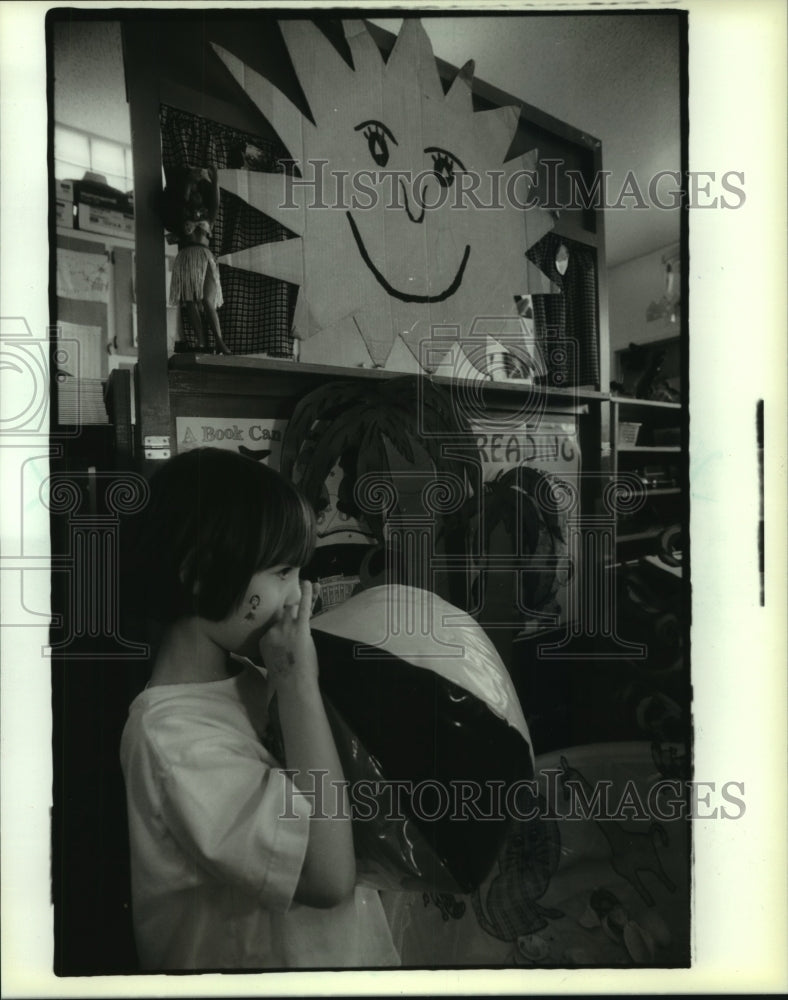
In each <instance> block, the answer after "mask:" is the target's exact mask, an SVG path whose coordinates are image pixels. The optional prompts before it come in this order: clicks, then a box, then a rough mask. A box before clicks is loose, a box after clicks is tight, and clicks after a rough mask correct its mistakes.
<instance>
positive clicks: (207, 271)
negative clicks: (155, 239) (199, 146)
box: [163, 166, 232, 354]
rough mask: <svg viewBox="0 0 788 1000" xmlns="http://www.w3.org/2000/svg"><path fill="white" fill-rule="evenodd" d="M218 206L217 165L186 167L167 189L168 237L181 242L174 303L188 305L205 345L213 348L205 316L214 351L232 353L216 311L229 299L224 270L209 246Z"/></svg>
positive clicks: (172, 288) (173, 287)
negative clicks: (224, 295) (224, 290)
mask: <svg viewBox="0 0 788 1000" xmlns="http://www.w3.org/2000/svg"><path fill="white" fill-rule="evenodd" d="M218 208H219V176H218V173H217V170H216V167H213V166H211V167H208V168H207V169H204V168H200V167H186V168H185V169H183V170H181V171H179V172H178V174H177V176H175V177H174V178H173V183H172V184H169V183H168V185H167V187H166V188H165V190H164V213H163V215H164V225H165V228H166V229H168V230H170V232H171V234H172V235H170V236H168V237H167V240H168V242H170V243H176V242H177V244H178V256H177V257H176V258H175V264H174V266H173V269H172V284H171V286H170V305H171V306H175V305H179V304H180V303H181V302H182V303H184V305H185V306H186V309H187V312H188V316H189V322H190V323H191V325H192V327H193V328H194V331H195V333H196V335H197V343H198V346H199V347H200V348H203V349H206V348H207V347H208V346H209V344H208V341H207V340H206V331H205V323H204V318H205V320H207V325H208V329H209V331H210V334H211V335H212V337H213V340H214V343H215V346H214V351H215V352H216V353H221V354H231V353H232V352H231V351H230V349H229V348H228V347H227V345H226V344H225V342H224V340H223V339H222V331H221V326H220V324H219V316H218V315H217V312H216V310H217V309H218V308H219V307H220V306H221V305H222V302H223V301H224V300H223V298H222V286H221V284H220V283H219V269H218V267H217V266H216V260H215V258H214V256H213V254H212V253H211V251H210V250H209V249H208V240H209V237H210V235H211V230H212V229H213V226H214V223H215V222H216V213H217V211H218Z"/></svg>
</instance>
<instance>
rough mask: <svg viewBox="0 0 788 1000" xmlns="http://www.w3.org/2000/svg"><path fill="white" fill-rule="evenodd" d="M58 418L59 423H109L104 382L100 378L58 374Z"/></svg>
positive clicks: (78, 424) (77, 424)
mask: <svg viewBox="0 0 788 1000" xmlns="http://www.w3.org/2000/svg"><path fill="white" fill-rule="evenodd" d="M56 391H57V419H58V423H59V424H66V425H69V426H70V425H73V426H82V425H84V424H108V423H109V417H108V416H107V408H106V406H105V405H104V384H103V382H102V381H101V379H100V378H74V376H73V375H67V374H65V373H64V372H60V373H58V375H57V390H56Z"/></svg>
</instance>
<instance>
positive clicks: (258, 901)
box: [121, 668, 399, 970]
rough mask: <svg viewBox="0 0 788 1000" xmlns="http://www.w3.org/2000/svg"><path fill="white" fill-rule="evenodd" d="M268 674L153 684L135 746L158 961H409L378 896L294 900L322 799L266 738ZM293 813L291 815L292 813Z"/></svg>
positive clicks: (142, 910) (138, 882) (363, 892)
mask: <svg viewBox="0 0 788 1000" xmlns="http://www.w3.org/2000/svg"><path fill="white" fill-rule="evenodd" d="M266 700H267V699H266V688H265V681H264V680H263V678H262V676H261V675H260V673H259V672H258V671H256V670H254V669H253V668H247V669H246V670H244V671H243V672H242V673H240V674H238V675H237V676H236V677H232V678H229V679H227V680H222V681H213V682H206V683H197V684H171V685H162V686H159V687H152V688H147V689H146V690H145V691H143V692H142V694H140V695H139V696H138V697H137V698H136V699H135V700H134V702H133V703H132V705H131V708H130V711H129V719H128V722H127V723H126V727H125V729H124V731H123V737H122V740H121V764H122V767H123V773H124V776H125V780H126V797H127V804H128V819H129V839H130V847H131V882H132V908H133V918H134V931H135V938H136V942H137V951H138V954H139V958H140V963H141V965H142V967H143V968H144V969H156V970H166V969H179V970H188V969H244V968H340V967H350V968H353V967H380V966H390V965H398V964H399V957H398V955H397V953H396V950H395V948H394V945H393V943H392V940H391V934H390V931H389V927H388V923H387V921H386V918H385V915H384V913H383V907H382V905H381V903H380V899H379V897H378V894H377V892H375V891H374V890H372V889H366V888H361V887H357V888H356V890H355V894H354V896H351V897H350V898H349V899H348V900H346V901H345V902H343V903H341V904H340V905H339V906H337V907H334V908H333V909H329V910H321V909H315V908H312V907H308V906H301V905H299V904H297V903H294V902H293V895H294V893H295V889H296V886H297V884H298V880H299V877H300V873H301V867H302V864H303V860H304V855H305V853H306V845H307V839H308V835H309V816H310V810H311V804H310V802H309V800H308V799H307V798H306V797H305V796H303V795H302V794H301V793H299V792H298V791H297V790H296V789H295V788H294V786H293V785H292V783H291V782H290V780H289V779H288V778H287V777H286V776H285V775H283V774H282V773H281V771H280V770H279V764H278V763H277V761H276V760H275V759H274V758H273V757H272V756H271V754H270V753H269V752H268V750H266V748H265V747H264V746H263V744H262V742H261V738H260V737H261V735H262V734H263V732H264V728H265V724H266V715H265V704H266ZM283 813H287V814H288V817H289V818H282V815H283Z"/></svg>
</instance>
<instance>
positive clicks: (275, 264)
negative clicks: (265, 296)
mask: <svg viewBox="0 0 788 1000" xmlns="http://www.w3.org/2000/svg"><path fill="white" fill-rule="evenodd" d="M302 242H303V241H302V240H300V239H298V238H296V239H292V240H282V241H281V242H279V243H263V244H261V245H260V246H256V247H249V249H248V250H239V251H237V252H236V253H228V254H225V255H224V256H222V257H219V258H218V260H219V263H220V264H227V265H228V266H229V267H237V268H239V269H240V270H242V271H254V272H255V273H256V274H266V275H268V277H269V278H279V280H280V281H289V282H290V283H291V284H293V285H303V283H304V252H303V248H302Z"/></svg>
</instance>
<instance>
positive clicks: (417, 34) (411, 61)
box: [386, 17, 443, 101]
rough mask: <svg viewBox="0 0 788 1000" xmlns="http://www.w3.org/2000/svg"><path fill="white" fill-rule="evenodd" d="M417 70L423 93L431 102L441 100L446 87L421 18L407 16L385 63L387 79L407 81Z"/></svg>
mask: <svg viewBox="0 0 788 1000" xmlns="http://www.w3.org/2000/svg"><path fill="white" fill-rule="evenodd" d="M414 70H415V73H416V77H417V79H418V81H419V89H420V90H421V92H422V94H423V95H424V96H425V97H427V98H428V99H429V100H431V101H442V100H443V86H442V85H441V78H440V76H439V75H438V67H437V65H436V64H435V56H434V55H433V52H432V44H431V42H430V40H429V36H428V35H427V32H426V31H425V30H424V26H423V25H422V23H421V21H419V20H417V19H416V18H412V17H406V18H405V19H404V21H403V22H402V28H401V29H400V33H399V35H398V36H397V40H396V42H395V43H394V48H393V49H392V51H391V55H390V56H389V61H388V63H387V64H386V82H387V84H392V81H394V80H396V79H397V78H399V79H400V80H407V79H409V78H410V77H412V76H413V73H414ZM400 85H401V84H400Z"/></svg>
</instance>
